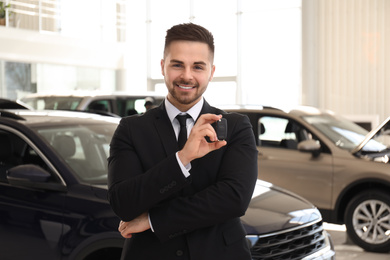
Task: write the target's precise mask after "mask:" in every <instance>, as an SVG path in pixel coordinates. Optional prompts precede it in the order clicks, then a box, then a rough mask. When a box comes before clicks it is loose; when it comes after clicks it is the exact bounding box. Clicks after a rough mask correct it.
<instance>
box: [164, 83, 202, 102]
mask: <svg viewBox="0 0 390 260" xmlns="http://www.w3.org/2000/svg"><path fill="white" fill-rule="evenodd" d="M178 85H193V88H195V89H196V91H195V92H193V91H191V92H190V93H186V92H179V91H177V88H178V87H177V86H178ZM205 91H206V87H205V88H203V89H201V88H200V87H199V84H193V83H190V82H183V81H180V82H178V81H173V82H172V85H171V87H170V88H168V92H169V94H171V96H172V97H173V98H174V99H175V100H176V101H178V102H179V103H180V104H183V105H189V104H192V103H194V102H196V101H197V100H199V98H200V97H201V96H202V95H203V93H204V92H205Z"/></svg>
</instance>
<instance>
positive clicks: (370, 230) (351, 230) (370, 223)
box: [345, 190, 390, 253]
mask: <svg viewBox="0 0 390 260" xmlns="http://www.w3.org/2000/svg"><path fill="white" fill-rule="evenodd" d="M345 224H346V227H347V233H348V235H349V237H350V239H351V240H352V241H353V242H355V243H356V244H357V245H358V246H360V247H362V248H363V249H365V250H367V251H371V252H381V253H383V252H389V251H390V195H389V194H388V193H385V192H382V191H376V190H368V191H365V192H362V193H360V194H358V195H357V196H355V197H354V198H353V199H352V200H351V201H350V203H349V204H348V206H347V208H346V211H345Z"/></svg>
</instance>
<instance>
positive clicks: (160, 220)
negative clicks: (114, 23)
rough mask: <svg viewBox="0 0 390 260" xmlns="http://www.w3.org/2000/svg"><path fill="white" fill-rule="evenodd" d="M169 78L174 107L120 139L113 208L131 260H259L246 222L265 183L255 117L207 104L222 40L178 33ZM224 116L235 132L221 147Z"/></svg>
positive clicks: (194, 29) (132, 123)
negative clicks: (260, 176) (260, 178)
mask: <svg viewBox="0 0 390 260" xmlns="http://www.w3.org/2000/svg"><path fill="white" fill-rule="evenodd" d="M161 70H162V74H163V76H164V80H165V84H166V86H167V88H168V95H167V97H166V99H165V101H164V102H163V103H162V104H161V105H160V106H159V107H156V108H154V109H151V110H149V111H147V112H146V113H145V114H143V115H142V116H133V117H127V118H123V119H122V121H121V123H120V124H119V126H118V128H117V130H116V132H115V135H114V136H113V138H112V141H111V146H110V157H109V159H108V163H109V164H108V165H109V201H110V204H111V206H112V208H113V210H114V211H115V213H116V214H117V215H118V216H119V217H120V218H121V219H122V221H121V223H120V226H119V228H118V230H119V231H120V233H121V234H122V236H123V237H125V238H126V242H125V244H124V248H123V252H122V259H135V260H143V259H145V260H149V259H163V260H169V259H186V260H190V259H192V260H208V259H210V260H211V259H213V260H214V259H227V260H229V259H231V260H237V259H240V260H249V259H251V256H250V252H249V248H248V245H247V242H246V238H245V235H246V234H245V230H244V228H243V226H242V224H241V222H240V216H242V215H244V214H245V211H246V209H247V207H248V205H249V202H250V199H251V195H252V192H253V189H254V185H255V182H256V178H257V149H256V145H255V139H254V136H253V131H252V126H251V124H250V122H249V120H248V118H247V117H245V116H242V115H239V114H234V113H229V114H228V113H226V112H224V111H222V110H220V109H217V108H215V107H212V106H210V105H209V104H208V103H207V102H206V101H205V100H204V98H203V93H204V92H205V91H206V89H207V86H208V83H209V82H210V81H211V80H212V78H213V75H214V71H215V66H214V39H213V35H212V34H211V33H210V32H209V31H208V30H206V29H205V28H203V27H201V26H199V25H196V24H192V23H189V24H180V25H176V26H173V27H172V28H171V29H169V30H168V31H167V35H166V38H165V48H164V58H163V59H162V61H161ZM222 117H224V118H225V119H226V120H227V129H228V132H227V136H226V139H225V140H218V138H217V135H216V132H215V130H214V128H213V126H212V124H213V123H214V122H216V121H218V120H220V119H221V118H222ZM181 118H183V119H181ZM183 136H185V137H188V140H187V141H185V140H184V142H185V143H184V144H183V145H184V146H183V145H180V144H179V143H181V142H182V141H181V140H182V139H183ZM205 137H208V139H206V138H205ZM177 140H178V142H177Z"/></svg>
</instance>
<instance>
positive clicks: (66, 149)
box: [37, 123, 117, 184]
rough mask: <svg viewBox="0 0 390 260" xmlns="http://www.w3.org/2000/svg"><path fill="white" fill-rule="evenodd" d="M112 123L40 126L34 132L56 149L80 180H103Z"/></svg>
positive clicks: (103, 181) (98, 182)
mask: <svg viewBox="0 0 390 260" xmlns="http://www.w3.org/2000/svg"><path fill="white" fill-rule="evenodd" d="M116 127H117V124H115V123H98V124H84V125H83V124H78V125H67V126H62V127H58V126H56V127H50V128H44V129H43V128H40V129H38V130H37V131H38V133H39V134H40V135H41V136H42V137H44V138H45V139H46V140H47V141H48V142H49V143H50V145H51V146H52V147H53V148H54V149H55V150H56V152H57V153H58V155H59V156H60V157H62V159H63V160H64V161H65V162H66V163H67V164H68V165H69V167H70V168H71V169H72V170H73V171H74V173H75V174H76V175H77V177H79V179H81V180H82V181H86V182H88V183H94V184H105V183H107V158H108V154H109V144H110V141H111V138H112V136H113V134H114V131H115V129H116Z"/></svg>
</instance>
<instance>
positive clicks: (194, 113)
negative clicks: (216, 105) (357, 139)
mask: <svg viewBox="0 0 390 260" xmlns="http://www.w3.org/2000/svg"><path fill="white" fill-rule="evenodd" d="M203 103H204V100H203V98H201V100H200V101H199V102H198V103H196V104H195V105H194V106H193V107H191V108H190V109H189V110H188V111H180V110H179V109H177V108H176V107H175V106H174V105H172V103H171V102H169V101H168V99H167V98H166V99H165V109H166V110H167V114H168V117H169V120H171V123H172V126H173V129H174V130H175V134H176V139H177V138H178V136H179V131H180V124H179V120H177V118H176V116H177V115H178V114H188V115H190V116H191V118H188V119H187V137H188V136H189V135H190V132H191V130H192V127H193V126H194V124H195V121H196V119H197V118H198V117H199V114H200V111H201V110H202V107H203ZM176 159H177V162H178V163H179V165H180V168H181V170H182V172H183V174H184V176H185V177H186V178H187V177H188V176H190V172H189V170H190V169H191V163H189V164H188V165H183V164H182V162H181V161H180V159H179V157H178V155H177V153H176Z"/></svg>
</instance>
